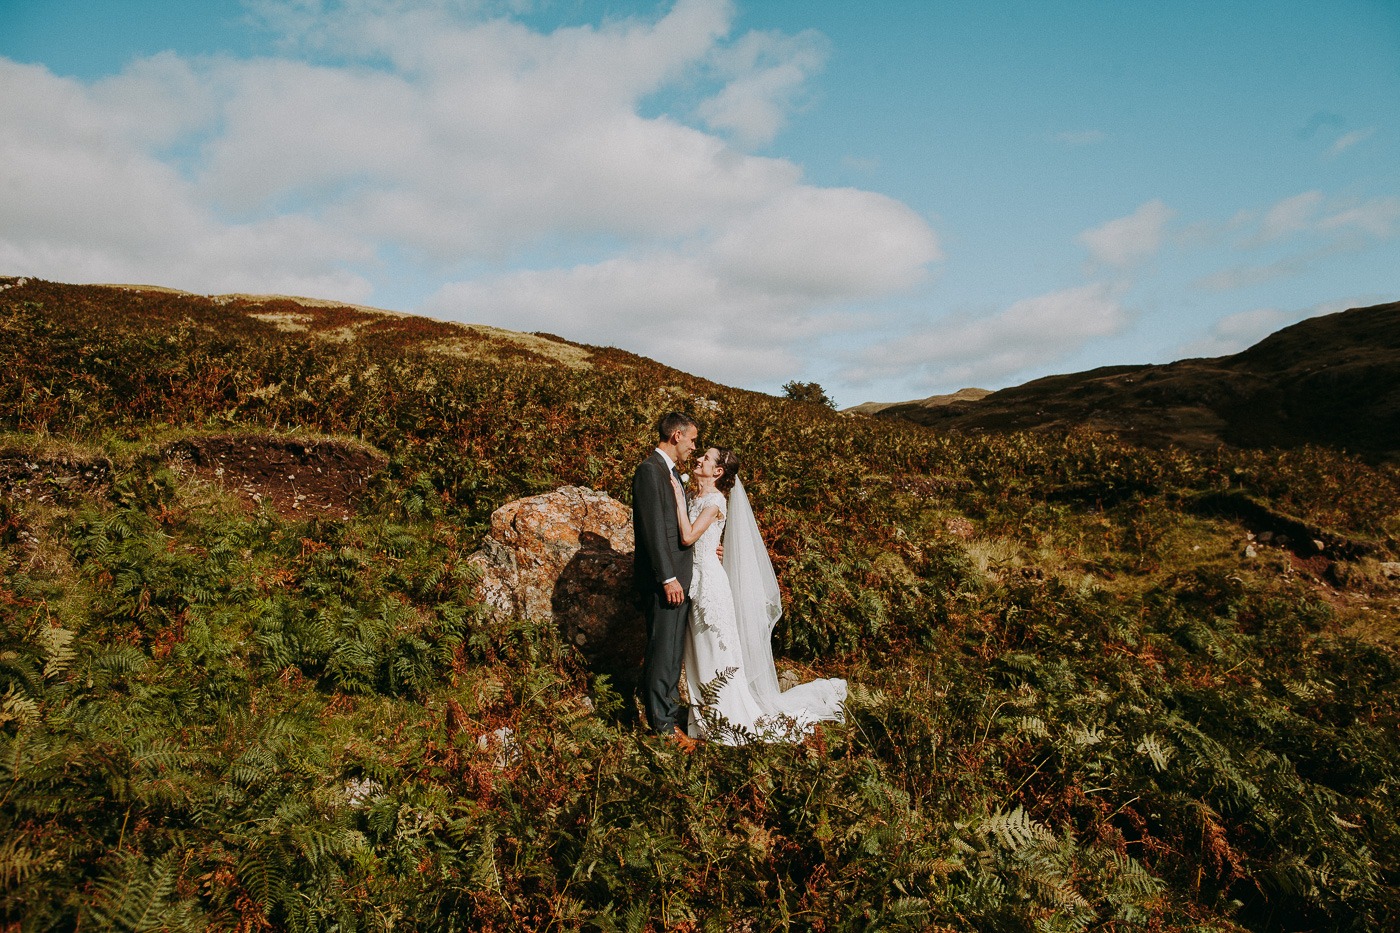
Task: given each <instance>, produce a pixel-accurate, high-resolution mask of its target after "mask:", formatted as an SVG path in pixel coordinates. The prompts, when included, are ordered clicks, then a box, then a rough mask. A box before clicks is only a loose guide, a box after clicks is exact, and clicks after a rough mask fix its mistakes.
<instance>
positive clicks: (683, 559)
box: [632, 450, 694, 593]
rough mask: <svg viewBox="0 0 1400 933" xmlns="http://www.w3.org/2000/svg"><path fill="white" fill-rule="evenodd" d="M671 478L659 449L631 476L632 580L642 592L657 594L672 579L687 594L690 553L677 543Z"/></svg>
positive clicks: (677, 531) (679, 538)
mask: <svg viewBox="0 0 1400 933" xmlns="http://www.w3.org/2000/svg"><path fill="white" fill-rule="evenodd" d="M671 476H672V473H671V471H670V470H669V469H668V468H667V466H666V458H665V457H663V456H661V452H660V451H659V450H653V451H652V452H651V456H650V457H647V458H646V459H645V460H643V461H642V462H641V464H639V465H638V467H637V472H636V473H634V474H632V531H633V534H634V535H635V536H636V542H637V546H636V552H635V553H636V556H635V559H634V560H635V562H634V564H633V566H634V571H633V579H634V580H635V581H636V584H637V589H638V590H640V591H641V592H643V593H656V592H659V591H660V590H661V585H662V584H663V583H665V582H666V581H667V580H669V579H671V578H672V577H674V578H675V579H676V580H677V581H678V582H679V583H680V585H681V589H682V590H684V591H685V592H687V593H688V592H690V576H691V568H692V567H693V566H694V553H693V552H692V550H691V548H690V546H689V545H683V544H681V532H680V523H679V522H678V521H677V520H676V495H675V493H674V492H672V491H671Z"/></svg>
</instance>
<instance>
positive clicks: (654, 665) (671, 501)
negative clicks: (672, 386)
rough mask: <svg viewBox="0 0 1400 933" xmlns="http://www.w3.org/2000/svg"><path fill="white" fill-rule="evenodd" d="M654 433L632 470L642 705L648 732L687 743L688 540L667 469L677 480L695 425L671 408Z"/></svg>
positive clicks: (692, 447) (691, 444) (693, 441)
mask: <svg viewBox="0 0 1400 933" xmlns="http://www.w3.org/2000/svg"><path fill="white" fill-rule="evenodd" d="M656 434H657V444H656V449H655V450H653V451H652V452H651V456H649V457H647V458H646V459H645V460H643V461H642V462H641V464H640V465H638V467H637V472H636V473H634V474H632V529H633V532H634V533H635V535H636V541H637V546H636V552H635V555H636V556H635V568H636V569H635V571H634V580H635V581H636V586H637V592H638V594H639V596H640V597H641V600H642V611H643V612H644V613H645V614H646V620H647V653H646V664H645V666H644V667H643V669H642V705H643V707H644V708H645V709H646V714H647V724H648V725H649V726H651V729H652V731H653V732H655V733H657V734H658V735H665V736H673V735H674V736H677V737H678V738H679V739H680V740H681V741H682V743H686V742H689V739H688V738H687V737H686V735H685V721H684V718H683V710H682V709H681V705H680V679H681V656H682V653H683V651H684V648H685V627H686V619H687V617H688V616H689V614H690V598H689V596H688V593H689V592H690V576H691V568H692V566H693V561H692V553H691V549H690V546H689V545H683V544H681V534H680V523H679V522H678V521H677V520H676V497H675V493H674V492H672V490H671V477H673V476H674V477H675V478H676V481H677V482H680V476H681V469H680V467H681V464H683V463H686V462H687V461H689V459H690V455H691V454H692V453H693V452H694V451H695V444H696V439H697V438H698V437H699V434H700V430H699V428H697V427H696V425H695V422H694V421H692V420H691V419H690V417H689V416H688V415H684V414H682V413H680V412H674V411H673V412H671V413H669V414H667V415H663V416H662V418H661V420H660V421H658V422H657V424H656Z"/></svg>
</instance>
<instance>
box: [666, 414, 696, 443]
mask: <svg viewBox="0 0 1400 933" xmlns="http://www.w3.org/2000/svg"><path fill="white" fill-rule="evenodd" d="M686 428H696V429H697V430H698V429H699V425H697V424H696V423H695V419H693V418H691V417H690V416H689V415H687V414H686V413H685V412H680V411H668V412H667V413H666V414H664V415H662V416H661V420H660V421H658V422H656V437H657V439H658V440H663V441H668V440H670V439H671V435H672V434H675V433H676V432H677V431H684V430H685V429H686Z"/></svg>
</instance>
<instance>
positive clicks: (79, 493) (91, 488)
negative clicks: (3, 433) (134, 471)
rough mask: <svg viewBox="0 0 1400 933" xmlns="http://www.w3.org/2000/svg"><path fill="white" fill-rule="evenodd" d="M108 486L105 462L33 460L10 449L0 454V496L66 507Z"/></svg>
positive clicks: (108, 470) (108, 471) (109, 470)
mask: <svg viewBox="0 0 1400 933" xmlns="http://www.w3.org/2000/svg"><path fill="white" fill-rule="evenodd" d="M111 485H112V464H111V461H109V460H106V459H83V458H73V457H36V456H34V455H33V454H31V453H29V452H27V451H23V450H17V449H15V448H13V447H11V448H6V449H3V450H0V495H4V496H9V497H11V498H13V499H22V500H26V501H31V502H55V503H66V502H71V501H72V500H74V499H76V498H81V497H83V496H87V495H91V494H93V493H102V492H106V491H107V489H109V488H110V487H111Z"/></svg>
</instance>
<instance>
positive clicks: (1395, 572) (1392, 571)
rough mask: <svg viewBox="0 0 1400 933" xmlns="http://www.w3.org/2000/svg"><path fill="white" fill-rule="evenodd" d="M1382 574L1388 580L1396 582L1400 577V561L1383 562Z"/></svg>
mask: <svg viewBox="0 0 1400 933" xmlns="http://www.w3.org/2000/svg"><path fill="white" fill-rule="evenodd" d="M1381 574H1382V575H1383V576H1384V577H1385V578H1386V579H1387V580H1394V579H1395V578H1396V577H1400V561H1395V560H1387V561H1382V562H1381Z"/></svg>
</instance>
